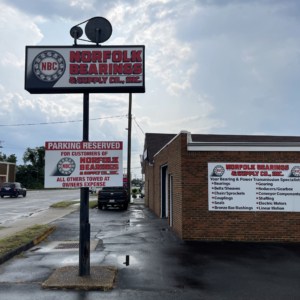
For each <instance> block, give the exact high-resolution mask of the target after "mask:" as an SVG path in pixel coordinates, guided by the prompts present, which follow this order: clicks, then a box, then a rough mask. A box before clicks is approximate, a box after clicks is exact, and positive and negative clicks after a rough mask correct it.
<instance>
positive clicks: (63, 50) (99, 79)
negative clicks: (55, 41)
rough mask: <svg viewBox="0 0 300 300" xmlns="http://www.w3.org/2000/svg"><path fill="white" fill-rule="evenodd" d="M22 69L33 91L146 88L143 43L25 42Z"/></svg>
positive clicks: (29, 89)
mask: <svg viewBox="0 0 300 300" xmlns="http://www.w3.org/2000/svg"><path fill="white" fill-rule="evenodd" d="M25 69H26V70H25V89H26V90H27V91H28V92H30V93H33V94H38V93H39V94H47V93H84V92H90V93H99V92H103V93H144V92H145V46H110V47H107V46H101V47H98V46H97V47H96V46H94V47H86V46H76V47H70V46H69V47H65V46H49V47H47V46H27V47H26V64H25Z"/></svg>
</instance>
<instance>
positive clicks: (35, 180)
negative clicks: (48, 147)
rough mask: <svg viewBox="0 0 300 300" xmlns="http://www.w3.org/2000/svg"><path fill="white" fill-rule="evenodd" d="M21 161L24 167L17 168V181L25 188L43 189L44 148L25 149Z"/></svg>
mask: <svg viewBox="0 0 300 300" xmlns="http://www.w3.org/2000/svg"><path fill="white" fill-rule="evenodd" d="M23 161H24V163H25V165H23V166H18V170H17V174H16V178H17V181H20V182H22V183H23V184H24V185H25V186H26V187H27V188H33V189H34V188H37V189H40V188H43V187H44V169H45V147H43V146H41V147H36V148H27V149H26V151H25V153H24V155H23ZM26 163H28V164H26Z"/></svg>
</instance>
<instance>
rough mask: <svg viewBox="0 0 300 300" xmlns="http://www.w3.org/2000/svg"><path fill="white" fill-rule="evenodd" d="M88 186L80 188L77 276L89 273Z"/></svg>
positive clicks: (86, 102)
mask: <svg viewBox="0 0 300 300" xmlns="http://www.w3.org/2000/svg"><path fill="white" fill-rule="evenodd" d="M82 141H83V142H88V141H89V93H84V94H83V137H82ZM90 236H91V226H90V223H89V188H88V187H82V188H80V233H79V276H89V275H90Z"/></svg>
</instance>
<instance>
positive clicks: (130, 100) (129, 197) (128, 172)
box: [127, 93, 132, 203]
mask: <svg viewBox="0 0 300 300" xmlns="http://www.w3.org/2000/svg"><path fill="white" fill-rule="evenodd" d="M131 107H132V93H129V105H128V147H127V189H128V203H130V200H131V170H130V168H131V119H132V115H131Z"/></svg>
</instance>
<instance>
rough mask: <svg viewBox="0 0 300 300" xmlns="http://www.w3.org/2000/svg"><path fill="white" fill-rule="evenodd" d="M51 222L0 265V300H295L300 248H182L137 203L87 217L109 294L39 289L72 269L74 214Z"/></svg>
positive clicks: (299, 293)
mask: <svg viewBox="0 0 300 300" xmlns="http://www.w3.org/2000/svg"><path fill="white" fill-rule="evenodd" d="M53 224H55V225H56V226H57V230H56V231H55V232H54V233H53V234H51V235H50V236H49V237H48V239H47V240H46V241H44V242H42V243H41V244H39V245H37V246H35V247H34V248H32V249H30V250H28V251H26V252H25V253H23V254H22V255H20V256H18V257H15V258H13V259H12V260H10V261H8V262H6V263H4V264H2V265H0V295H1V297H0V298H1V299H5V300H12V299H18V300H19V299H20V298H21V299H22V300H29V299H30V300H34V299H43V300H48V299H49V300H50V299H51V300H52V299H64V300H68V299H72V300H74V299H76V300H80V299H88V300H92V299H108V300H110V299H133V298H134V299H135V300H136V299H143V300H147V299H164V300H165V299H172V300H175V299H184V300H186V299H272V300H276V299H300V284H299V282H300V244H273V243H272V244H254V243H230V242H215V243H211V242H197V243H183V242H182V241H181V240H179V239H178V238H177V237H176V236H175V235H174V233H173V232H172V230H171V229H170V228H169V227H168V225H167V221H166V220H162V219H159V218H157V217H156V216H155V215H154V214H153V213H152V212H151V211H149V210H148V209H147V208H146V207H145V206H144V205H143V204H142V203H137V204H133V205H131V206H130V207H129V209H128V211H118V210H104V211H99V210H97V209H93V210H91V211H90V224H91V242H92V245H93V249H92V250H91V253H90V258H91V266H104V265H110V266H114V267H116V268H117V270H118V272H117V276H116V281H115V283H114V288H113V289H112V290H111V291H107V292H103V291H80V290H51V289H43V288H42V284H43V282H45V281H46V280H47V279H48V278H49V276H51V274H52V273H53V272H54V271H55V270H56V269H57V268H60V267H63V266H71V265H72V266H78V257H79V255H78V245H77V248H76V244H78V240H79V212H78V211H75V212H73V213H71V214H69V215H67V216H64V217H62V218H60V219H58V220H56V221H54V222H53ZM58 244H59V245H60V246H61V247H58V248H57V247H56V246H57V245H58ZM72 244H73V245H72ZM55 245H56V246H55ZM64 245H65V246H64ZM71 246H72V247H71ZM126 255H128V256H129V265H128V266H126V265H125V261H126Z"/></svg>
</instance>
